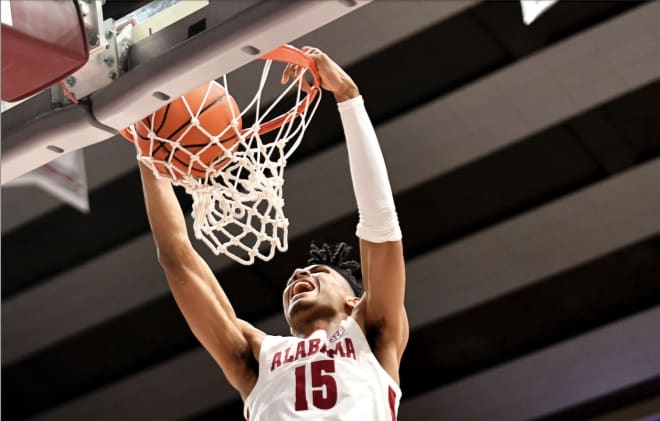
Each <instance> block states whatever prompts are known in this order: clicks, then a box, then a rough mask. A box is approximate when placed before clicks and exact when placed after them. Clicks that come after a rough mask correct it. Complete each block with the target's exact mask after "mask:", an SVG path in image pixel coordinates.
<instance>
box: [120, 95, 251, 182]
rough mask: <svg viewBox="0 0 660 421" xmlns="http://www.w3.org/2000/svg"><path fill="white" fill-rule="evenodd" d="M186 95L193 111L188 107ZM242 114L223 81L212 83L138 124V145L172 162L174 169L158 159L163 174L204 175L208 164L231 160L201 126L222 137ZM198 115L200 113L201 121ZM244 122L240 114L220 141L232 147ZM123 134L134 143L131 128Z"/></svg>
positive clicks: (158, 157) (161, 159)
mask: <svg viewBox="0 0 660 421" xmlns="http://www.w3.org/2000/svg"><path fill="white" fill-rule="evenodd" d="M207 90H208V91H209V92H208V95H206V93H207ZM205 96H206V100H205V98H204V97H205ZM183 98H185V101H186V102H187V104H188V107H189V108H190V111H188V108H186V105H185V104H184V101H183ZM230 107H231V108H230ZM232 109H233V114H232ZM191 113H192V114H191ZM239 114H240V110H239V108H238V105H237V104H236V101H235V100H234V98H232V97H231V96H230V95H228V94H227V92H226V91H225V89H224V88H223V87H222V86H221V85H220V84H218V83H215V82H210V84H204V85H202V86H200V87H198V88H196V89H194V90H193V91H191V92H189V93H187V94H186V95H184V96H183V97H181V98H178V99H176V100H174V101H172V102H171V103H169V104H167V105H166V106H164V107H163V108H161V109H159V110H158V111H156V112H155V113H153V114H152V115H150V116H149V117H146V118H144V119H142V120H141V121H138V122H137V123H135V124H134V127H135V131H136V132H137V142H138V143H137V144H138V147H139V148H140V151H141V153H142V155H145V156H151V157H153V158H155V159H156V160H160V161H165V162H170V163H171V164H172V165H171V170H172V171H171V172H170V171H168V169H167V166H166V165H165V164H163V163H158V162H156V163H155V166H156V168H157V169H158V172H160V173H161V174H163V175H165V176H167V177H170V178H175V179H178V178H182V177H183V176H185V175H188V174H190V175H192V176H193V177H203V176H204V175H205V173H206V167H212V168H221V167H222V166H224V165H226V164H227V159H222V157H223V155H224V151H223V149H222V148H221V147H220V146H218V145H217V144H213V143H211V139H210V138H209V137H208V135H207V134H205V133H204V132H203V131H202V130H201V128H203V129H204V130H205V131H206V132H208V134H210V135H211V136H220V134H221V133H222V132H223V131H224V130H225V129H226V128H227V126H229V125H230V124H231V122H232V119H233V116H238V115H239ZM195 115H198V117H197V121H195V118H194V116H195ZM152 120H153V121H152ZM241 125H242V121H241V119H240V117H239V118H238V121H237V124H236V125H235V126H234V127H233V128H230V129H229V130H227V131H226V132H225V133H224V134H222V137H220V138H219V142H220V143H221V144H222V145H223V146H224V147H225V148H226V149H231V148H232V147H233V146H234V145H235V144H236V142H237V141H238V136H237V132H238V131H240V130H241ZM151 130H153V132H154V134H155V135H156V136H157V137H156V138H155V139H154V141H153V143H152V142H151V140H150V138H149V133H150V131H151ZM121 134H122V136H124V137H125V138H127V139H128V140H130V141H131V142H133V140H134V139H133V136H131V134H130V133H129V132H128V129H124V130H122V132H121ZM158 138H164V139H169V140H172V141H176V142H177V143H178V144H173V143H169V142H163V141H161V140H159V139H158ZM210 143H211V144H210ZM152 145H153V146H152Z"/></svg>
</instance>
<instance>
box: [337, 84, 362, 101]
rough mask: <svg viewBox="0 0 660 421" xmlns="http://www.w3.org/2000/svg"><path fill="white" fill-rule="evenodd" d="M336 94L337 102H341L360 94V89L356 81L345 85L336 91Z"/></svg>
mask: <svg viewBox="0 0 660 421" xmlns="http://www.w3.org/2000/svg"><path fill="white" fill-rule="evenodd" d="M334 95H335V100H336V101H337V103H339V102H344V101H348V100H349V99H353V98H356V97H358V96H360V90H359V89H358V87H357V85H356V84H355V83H350V84H348V85H346V86H345V87H343V88H342V89H341V90H340V91H337V92H334Z"/></svg>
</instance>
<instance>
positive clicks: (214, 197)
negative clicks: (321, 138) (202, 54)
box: [127, 60, 321, 265]
mask: <svg viewBox="0 0 660 421" xmlns="http://www.w3.org/2000/svg"><path fill="white" fill-rule="evenodd" d="M271 64H272V61H271V60H266V61H264V68H263V71H262V74H261V80H260V83H259V86H258V89H257V92H256V94H255V95H254V97H253V99H252V100H251V101H250V103H249V104H248V105H247V106H245V107H244V108H243V110H242V111H240V112H239V110H238V108H237V107H236V106H235V105H234V106H226V105H225V108H224V110H225V111H224V112H225V113H226V112H227V111H226V110H229V111H230V113H231V118H230V117H229V116H228V115H227V116H226V118H227V120H228V121H227V122H226V123H225V122H222V123H221V124H220V125H221V127H220V128H218V121H217V120H218V117H217V116H215V117H213V118H214V120H208V119H207V118H205V114H204V112H205V111H206V110H207V109H208V108H209V103H216V102H217V100H216V101H215V102H213V101H212V100H213V98H214V97H219V98H220V100H223V99H225V100H226V99H229V101H231V102H233V99H232V98H231V96H229V86H228V83H227V76H226V75H225V76H223V77H222V79H221V80H222V84H219V83H218V82H216V81H212V82H210V83H209V84H208V86H207V87H206V89H205V91H200V92H204V93H203V98H202V100H201V101H200V100H199V98H197V99H196V100H195V99H190V98H188V95H186V96H183V97H181V98H180V99H178V100H177V101H180V103H179V107H183V108H185V110H186V111H187V112H188V113H189V115H190V119H189V121H188V122H186V124H185V127H183V128H181V127H179V129H180V130H178V131H176V132H175V135H174V136H172V135H170V134H169V133H162V132H163V130H161V128H162V125H163V123H162V121H163V120H164V118H165V117H164V116H163V114H162V110H159V111H157V112H155V113H153V114H152V115H151V117H147V118H145V119H143V120H141V121H139V122H137V123H135V124H133V125H132V126H130V127H129V128H127V131H128V133H130V136H131V137H132V138H133V142H134V143H135V145H136V149H137V152H138V155H137V159H138V160H140V161H142V162H143V163H145V164H146V165H147V166H148V167H149V168H150V169H151V170H152V171H153V172H154V174H156V175H157V176H158V177H165V178H168V179H170V180H171V182H172V183H173V184H174V185H179V186H182V187H184V188H185V190H186V192H187V193H188V194H190V195H191V196H192V198H193V206H192V216H193V219H194V223H193V229H194V233H195V237H196V238H198V239H200V240H202V241H203V242H204V243H205V244H206V245H207V246H208V247H209V248H210V249H211V250H212V251H213V252H214V253H215V254H220V253H222V254H225V255H227V256H228V257H230V258H231V259H233V260H235V261H237V262H239V263H242V264H246V265H248V264H252V263H254V261H255V258H259V259H262V260H270V259H271V258H272V257H273V256H274V254H275V251H276V250H279V251H286V250H287V248H288V244H287V235H288V226H289V221H288V220H287V218H286V217H285V215H284V212H283V208H284V199H283V198H282V189H283V185H284V168H285V166H286V163H287V159H288V158H289V156H290V155H291V154H292V153H293V152H294V151H295V150H296V148H297V147H298V146H299V145H300V142H301V140H302V137H303V134H304V133H305V130H306V129H307V126H308V124H309V122H310V120H311V118H312V117H313V115H314V112H315V111H316V108H317V107H318V104H319V101H320V98H321V95H320V89H318V87H314V88H312V89H313V90H315V92H314V95H306V94H305V92H304V90H303V78H304V77H306V75H305V73H302V74H300V75H299V76H298V77H297V78H295V79H293V80H292V81H291V82H290V83H289V84H288V85H286V87H285V88H284V91H283V92H282V93H281V95H279V97H277V98H276V99H275V100H274V101H273V102H271V103H269V104H267V105H264V104H262V92H263V91H264V85H265V83H266V80H267V78H268V74H269V72H270V69H271ZM218 92H220V94H218ZM223 92H224V93H225V94H226V97H224V95H222V93H223ZM287 101H291V102H292V103H293V106H292V107H290V108H286V109H287V110H288V112H287V113H285V114H283V115H282V116H281V117H280V121H281V122H282V124H281V125H280V126H279V127H277V126H278V124H275V125H274V126H275V127H273V125H272V120H273V118H274V116H275V117H276V116H277V114H276V110H281V109H282V107H283V105H284V106H286V102H287ZM226 102H227V101H226ZM175 105H176V104H175ZM159 112H160V113H161V114H159V115H158V113H159ZM247 116H249V117H250V119H251V120H253V121H254V123H252V124H251V125H249V127H241V125H242V121H243V119H244V118H246V117H247ZM159 120H161V121H160V122H159ZM209 121H212V122H213V124H208V122H209ZM158 126H160V127H158ZM268 130H270V132H269V133H265V131H268ZM160 136H164V137H160ZM200 137H201V138H203V141H200V140H199V139H200Z"/></svg>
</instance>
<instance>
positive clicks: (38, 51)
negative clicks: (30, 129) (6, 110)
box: [2, 0, 88, 102]
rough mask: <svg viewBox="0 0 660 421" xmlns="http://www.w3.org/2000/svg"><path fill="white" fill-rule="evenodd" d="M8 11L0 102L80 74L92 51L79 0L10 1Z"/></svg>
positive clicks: (5, 19)
mask: <svg viewBox="0 0 660 421" xmlns="http://www.w3.org/2000/svg"><path fill="white" fill-rule="evenodd" d="M2 1H5V0H2ZM9 6H10V13H11V24H5V22H6V21H7V17H6V16H5V17H3V19H2V21H3V23H2V99H3V100H4V101H10V102H11V101H18V100H21V99H23V98H26V97H28V96H30V95H32V94H34V93H36V92H39V91H41V90H42V89H45V88H47V87H48V86H50V85H52V84H54V83H56V82H58V81H60V80H62V79H64V78H65V77H67V76H68V75H70V74H71V73H73V72H75V71H76V70H78V69H79V68H80V67H82V66H83V65H84V64H85V63H86V62H87V58H88V50H87V42H86V39H85V31H84V25H83V22H82V18H81V16H80V10H79V7H78V2H77V0H29V1H25V0H10V2H9ZM3 12H5V9H4V8H3ZM8 23H9V22H8Z"/></svg>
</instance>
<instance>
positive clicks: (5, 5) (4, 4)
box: [0, 0, 14, 26]
mask: <svg viewBox="0 0 660 421" xmlns="http://www.w3.org/2000/svg"><path fill="white" fill-rule="evenodd" d="M0 6H1V9H0V16H2V23H4V24H5V25H9V26H13V25H14V23H13V21H12V19H11V4H10V3H9V0H2V1H0Z"/></svg>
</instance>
